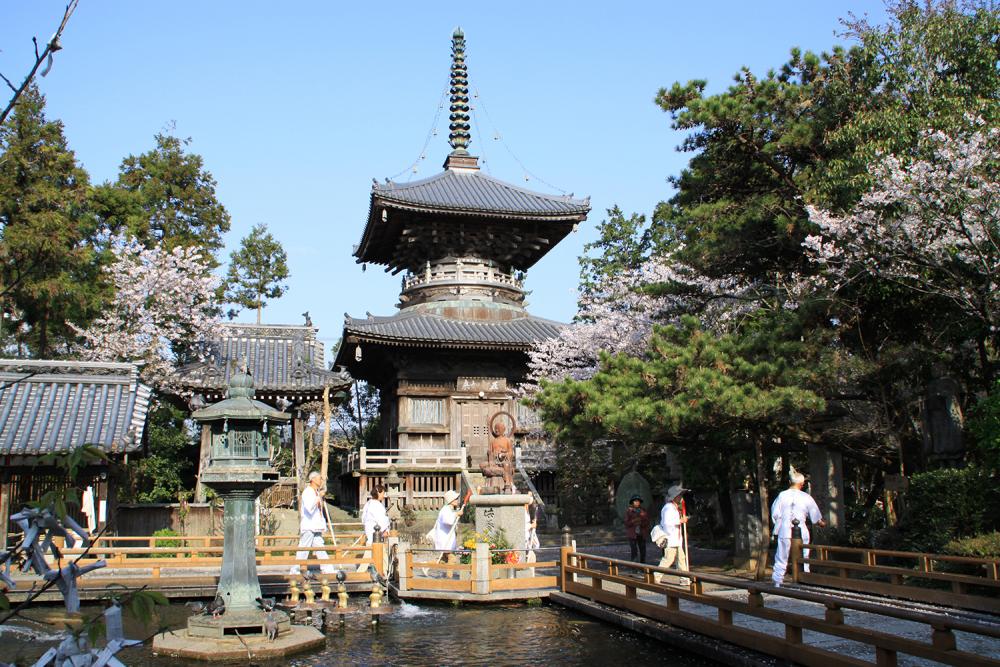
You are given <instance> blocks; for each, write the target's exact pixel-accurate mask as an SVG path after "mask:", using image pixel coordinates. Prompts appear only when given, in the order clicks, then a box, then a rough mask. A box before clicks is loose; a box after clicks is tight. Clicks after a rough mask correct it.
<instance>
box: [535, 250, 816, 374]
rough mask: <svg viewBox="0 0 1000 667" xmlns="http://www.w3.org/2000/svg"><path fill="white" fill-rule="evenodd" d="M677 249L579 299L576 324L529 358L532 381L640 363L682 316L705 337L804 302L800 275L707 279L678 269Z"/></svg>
mask: <svg viewBox="0 0 1000 667" xmlns="http://www.w3.org/2000/svg"><path fill="white" fill-rule="evenodd" d="M683 252H684V246H683V245H678V246H677V247H676V248H674V249H673V250H670V251H668V252H666V253H664V254H662V255H660V256H655V257H653V258H651V259H649V260H647V261H645V262H644V263H643V264H642V265H640V266H639V267H637V268H634V269H631V270H623V271H617V272H615V273H612V274H610V275H608V276H607V277H606V278H604V279H603V280H602V281H599V282H598V284H597V285H596V286H595V287H593V288H591V289H589V290H587V291H586V292H581V294H580V300H579V312H578V314H577V318H576V320H577V321H576V322H574V323H573V324H571V325H569V326H567V327H566V328H564V329H563V330H562V331H561V332H560V335H559V336H557V337H555V338H551V339H548V340H545V341H542V342H540V343H539V344H538V345H537V346H536V347H535V348H534V349H533V350H532V351H531V352H529V362H528V365H529V381H528V382H527V383H526V384H525V385H524V386H523V388H522V390H523V391H524V392H525V393H527V394H533V393H535V392H536V391H537V389H538V388H539V386H540V384H541V383H542V382H543V381H547V382H559V381H561V380H566V379H572V380H586V379H588V378H590V377H591V376H593V374H594V373H595V372H596V371H597V368H598V361H599V359H600V355H601V353H602V352H607V353H610V354H620V353H621V354H626V355H628V356H633V357H635V356H640V355H642V354H643V353H644V352H645V351H646V349H647V347H648V343H649V339H650V336H651V335H652V332H653V325H654V324H678V323H679V322H680V319H681V318H682V317H683V316H686V315H693V316H695V317H697V318H698V320H699V321H700V323H701V326H702V327H704V328H705V329H706V330H708V331H712V332H714V333H717V334H723V333H728V332H731V331H733V330H734V329H735V328H736V327H737V325H738V324H739V322H740V321H741V319H742V318H743V317H745V316H747V315H748V314H750V313H753V312H755V311H757V310H758V309H761V308H765V309H771V308H782V309H795V308H796V307H797V306H798V304H799V299H800V298H802V297H803V296H804V294H803V292H804V290H803V280H802V278H801V277H800V276H798V275H797V274H790V275H787V276H786V275H777V274H774V275H771V276H769V280H768V281H767V282H766V283H765V282H763V281H751V280H748V279H746V278H744V277H742V276H740V275H738V274H735V273H733V274H723V275H720V276H717V277H710V276H707V275H705V274H704V273H702V272H701V271H699V270H698V269H696V268H695V267H693V266H691V265H690V264H688V263H686V262H685V261H683V259H682V256H683Z"/></svg>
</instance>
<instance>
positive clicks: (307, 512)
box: [291, 471, 334, 574]
mask: <svg viewBox="0 0 1000 667" xmlns="http://www.w3.org/2000/svg"><path fill="white" fill-rule="evenodd" d="M324 481H325V480H324V479H323V477H322V476H321V475H320V474H319V473H318V472H315V471H314V472H311V473H309V484H308V485H307V486H306V488H305V489H303V490H302V497H301V498H299V546H300V547H322V546H324V545H325V544H326V541H325V540H324V539H323V531H324V530H326V519H325V517H324V516H323V496H322V495H321V494H320V493H319V488H320V487H321V486H322V485H323V483H324ZM309 553H310V552H308V551H297V552H295V560H308V559H309ZM312 553H314V554H316V557H317V558H319V559H322V560H327V559H328V558H329V557H328V556H327V555H326V552H325V551H313V552H312ZM320 570H321V571H322V572H323V573H324V574H333V571H334V570H333V566H332V565H323V566H322V567H321V568H320ZM291 573H292V574H299V566H298V565H293V566H292V568H291Z"/></svg>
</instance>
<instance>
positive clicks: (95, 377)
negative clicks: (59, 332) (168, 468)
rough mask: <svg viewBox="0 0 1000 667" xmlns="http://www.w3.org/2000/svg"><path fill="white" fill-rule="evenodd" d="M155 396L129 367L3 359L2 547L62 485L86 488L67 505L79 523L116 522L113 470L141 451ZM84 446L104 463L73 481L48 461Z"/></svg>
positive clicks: (0, 385) (92, 464)
mask: <svg viewBox="0 0 1000 667" xmlns="http://www.w3.org/2000/svg"><path fill="white" fill-rule="evenodd" d="M151 394H152V389H150V387H148V386H146V385H144V384H143V383H142V382H140V380H139V368H138V366H136V365H135V364H131V363H105V362H96V361H42V360H37V359H0V458H2V465H0V529H2V533H0V535H2V536H3V542H0V546H2V547H3V548H7V538H8V536H9V535H10V534H11V533H10V531H11V530H12V529H13V531H14V532H16V531H17V527H16V526H14V525H13V524H11V523H10V521H9V518H10V515H11V514H15V513H17V512H19V511H20V510H21V509H23V508H24V506H25V505H27V504H28V503H31V502H36V501H39V500H41V499H42V497H43V496H45V494H46V493H47V492H49V491H54V490H58V489H63V488H78V489H80V490H82V494H81V495H82V497H81V498H80V504H79V505H70V506H69V512H70V514H71V515H73V518H74V519H75V520H76V521H77V523H79V524H80V525H81V526H84V527H85V528H87V529H88V530H91V531H93V530H99V529H101V528H104V526H105V525H106V524H108V523H111V524H114V521H115V518H116V508H117V502H116V496H117V490H116V488H115V483H116V476H115V475H114V474H112V471H113V469H114V467H116V466H120V465H124V464H126V463H127V462H128V457H129V454H132V455H137V454H141V449H142V443H143V437H144V433H145V431H146V415H147V413H148V412H149V401H150V396H151ZM83 445H91V446H93V447H95V448H97V449H99V450H100V451H101V452H102V453H103V454H104V456H105V457H106V459H103V460H93V461H89V462H87V463H86V464H85V465H84V466H83V467H82V468H81V469H80V470H79V471H78V472H77V474H76V476H75V478H72V479H71V478H69V477H67V471H66V470H65V469H63V468H60V467H58V466H56V465H55V462H54V461H53V460H51V458H52V456H53V455H58V454H66V453H69V452H71V451H73V450H74V449H76V448H78V447H81V446H83Z"/></svg>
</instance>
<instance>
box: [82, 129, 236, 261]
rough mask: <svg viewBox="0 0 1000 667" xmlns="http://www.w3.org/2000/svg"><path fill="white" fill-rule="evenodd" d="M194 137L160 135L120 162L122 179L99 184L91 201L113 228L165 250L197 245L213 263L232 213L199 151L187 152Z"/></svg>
mask: <svg viewBox="0 0 1000 667" xmlns="http://www.w3.org/2000/svg"><path fill="white" fill-rule="evenodd" d="M190 142H191V140H190V139H178V138H177V137H174V136H171V135H169V134H157V135H156V147H155V148H153V149H152V150H150V151H147V152H146V153H143V154H141V155H130V156H128V157H127V158H125V159H124V160H123V161H122V164H121V167H120V169H119V175H118V181H117V182H116V183H114V184H113V185H112V184H105V185H103V186H101V187H100V188H98V190H97V192H96V193H95V195H94V197H93V198H92V202H93V203H94V205H95V213H96V214H97V216H98V218H99V219H100V220H101V221H102V222H103V223H104V224H106V225H107V226H108V227H109V228H110V229H111V230H112V231H114V232H119V233H121V232H125V233H128V234H129V235H131V236H134V237H136V238H137V239H138V240H139V241H140V242H141V243H142V244H143V245H146V246H147V247H149V246H152V245H156V244H157V243H161V244H162V246H163V247H164V248H165V249H166V250H172V249H173V248H175V247H178V246H184V247H188V246H198V247H201V248H203V249H204V250H205V255H206V258H207V259H208V260H209V263H210V264H211V265H212V266H217V265H218V261H217V260H216V259H215V253H216V252H217V251H218V250H219V249H220V248H222V245H223V242H222V235H223V234H224V233H226V232H228V231H229V225H230V217H229V212H228V211H226V208H225V207H224V206H223V205H222V204H221V203H220V202H219V200H218V199H217V198H216V194H215V186H216V182H215V179H214V178H213V177H212V174H211V173H210V172H208V171H207V170H205V168H204V161H203V160H202V158H201V156H200V155H197V154H195V153H188V152H187V151H186V147H187V146H188V145H189V144H190Z"/></svg>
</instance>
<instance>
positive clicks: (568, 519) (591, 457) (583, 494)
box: [556, 439, 617, 526]
mask: <svg viewBox="0 0 1000 667" xmlns="http://www.w3.org/2000/svg"><path fill="white" fill-rule="evenodd" d="M609 459H610V455H609V452H608V449H607V443H604V442H600V443H598V442H573V441H570V440H569V439H560V440H559V441H558V442H557V444H556V467H557V469H558V470H560V471H561V472H560V474H558V475H556V493H557V495H558V497H559V510H560V512H561V514H562V518H563V521H564V522H565V523H569V524H571V525H574V526H583V525H590V524H602V523H604V522H606V521H607V520H608V511H609V509H610V506H609V502H608V486H607V484H608V477H609V476H610V475H611V474H613V473H612V471H611V469H610V467H609V465H608V463H609ZM614 482H617V480H614ZM614 482H613V483H614Z"/></svg>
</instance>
